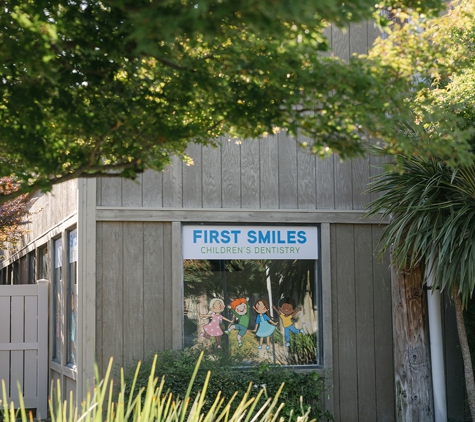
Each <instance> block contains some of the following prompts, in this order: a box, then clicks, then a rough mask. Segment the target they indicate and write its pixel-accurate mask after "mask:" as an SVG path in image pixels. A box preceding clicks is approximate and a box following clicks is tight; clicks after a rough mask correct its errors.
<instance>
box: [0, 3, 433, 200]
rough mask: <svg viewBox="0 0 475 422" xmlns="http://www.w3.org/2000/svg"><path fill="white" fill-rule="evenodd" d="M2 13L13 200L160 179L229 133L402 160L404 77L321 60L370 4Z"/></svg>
mask: <svg viewBox="0 0 475 422" xmlns="http://www.w3.org/2000/svg"><path fill="white" fill-rule="evenodd" d="M390 5H392V6H395V7H396V8H395V9H392V10H395V11H396V12H398V13H402V12H401V10H403V9H397V8H406V7H409V8H411V10H414V11H418V12H420V13H425V12H431V11H434V10H437V9H438V8H440V7H441V6H440V2H439V1H438V0H404V1H402V2H396V4H395V5H394V4H392V2H390V1H389V0H385V2H381V3H380V4H379V5H378V7H380V8H384V7H389V6H390ZM2 7H3V10H2V14H1V15H0V27H1V31H0V57H1V59H2V60H1V65H0V69H1V78H0V95H1V100H0V101H1V102H0V176H1V175H11V174H14V175H15V177H16V180H17V181H18V182H20V183H21V192H24V191H28V190H33V189H37V188H41V189H43V190H47V189H49V188H51V185H52V184H54V183H58V182H60V181H64V180H68V179H71V178H74V177H78V176H94V175H99V174H111V172H112V173H113V174H120V175H121V176H125V177H134V176H135V175H136V174H137V172H141V171H143V170H145V169H147V168H152V169H156V170H160V169H162V168H163V166H164V165H166V164H167V163H168V162H169V157H170V155H171V154H178V155H182V154H183V151H184V150H185V147H186V144H187V143H188V142H190V141H194V142H201V143H208V142H212V141H210V140H212V139H215V138H216V137H217V136H219V135H223V134H227V135H229V136H236V137H242V138H244V137H257V136H261V135H263V134H266V133H272V132H273V131H275V130H280V129H285V130H288V131H290V132H291V133H293V134H297V133H303V134H306V135H308V136H310V137H311V138H313V139H314V142H315V143H314V145H312V148H313V150H314V152H316V153H319V154H322V155H323V154H325V153H327V152H329V151H333V152H336V153H338V154H340V155H341V156H342V157H351V156H355V155H358V154H361V153H363V152H364V149H365V144H366V143H367V142H368V139H369V136H370V135H373V136H377V137H380V138H382V139H384V140H385V141H387V142H389V145H392V146H394V148H399V147H398V145H399V142H400V138H401V136H399V133H398V132H395V131H394V130H393V129H394V125H395V124H396V123H397V122H398V121H400V120H401V117H400V116H403V117H404V118H406V117H407V113H406V112H405V111H404V100H405V98H406V96H407V92H408V90H409V89H410V84H408V80H407V77H401V75H400V74H399V70H396V71H395V72H396V73H394V69H393V67H392V64H391V63H385V62H384V60H383V61H382V60H381V57H377V56H374V57H369V58H368V57H366V58H360V59H357V58H353V59H352V60H351V61H350V62H349V63H345V62H343V61H341V60H338V59H337V58H335V57H333V56H332V55H328V54H327V55H323V54H320V53H322V52H326V51H328V50H329V42H328V40H327V38H326V37H325V36H324V32H325V29H326V28H327V27H328V25H329V24H330V23H334V24H336V25H338V26H344V25H346V24H348V23H349V22H353V21H359V20H362V19H366V18H370V17H371V15H372V13H373V12H374V2H373V1H370V0H347V1H345V2H344V3H342V2H339V1H336V0H325V1H313V0H299V1H294V0H272V1H270V0H253V1H250V0H195V1H190V0H181V1H178V0H164V1H153V2H151V1H148V0H147V1H144V0H133V1H132V0H104V1H98V0H82V1H81V0H79V1H73V0H51V1H48V0H35V1H33V0H22V1H14V0H6V1H4V2H3V3H2ZM409 73H410V71H409ZM406 75H407V72H406ZM395 111H397V113H395ZM396 116H397V117H396ZM401 145H402V148H403V150H405V151H406V150H407V149H408V148H413V146H411V145H408V144H404V143H402V144H401ZM21 192H19V193H21Z"/></svg>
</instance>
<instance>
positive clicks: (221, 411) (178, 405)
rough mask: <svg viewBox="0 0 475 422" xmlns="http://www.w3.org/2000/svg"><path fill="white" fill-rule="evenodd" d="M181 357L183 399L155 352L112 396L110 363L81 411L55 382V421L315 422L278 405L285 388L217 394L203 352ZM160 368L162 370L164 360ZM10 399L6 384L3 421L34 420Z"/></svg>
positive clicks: (52, 412)
mask: <svg viewBox="0 0 475 422" xmlns="http://www.w3.org/2000/svg"><path fill="white" fill-rule="evenodd" d="M181 356H182V357H183V359H179V362H180V364H178V365H175V367H176V368H177V369H178V372H179V373H181V374H182V375H183V374H184V371H185V370H187V369H191V372H187V374H186V381H187V382H186V383H184V385H180V387H185V389H186V390H185V391H184V394H183V395H182V396H181V397H182V398H180V397H177V396H176V395H174V394H173V393H171V392H170V391H166V390H165V378H164V377H163V378H162V379H161V382H159V378H158V377H157V376H156V375H155V374H156V373H157V367H156V366H157V356H155V357H154V360H153V361H152V362H151V363H148V370H149V371H148V374H145V372H144V369H145V368H141V365H140V363H139V364H138V365H137V368H136V369H135V370H134V375H133V377H131V378H129V377H127V380H126V377H125V376H124V371H122V370H121V373H120V380H121V382H120V385H119V386H116V388H118V390H119V391H118V392H116V394H115V397H114V396H113V391H114V383H113V381H112V380H110V371H111V367H112V361H111V362H110V363H109V367H108V369H107V372H106V374H105V376H104V379H103V380H102V381H100V380H99V378H98V377H97V380H96V386H95V387H94V390H93V391H91V392H90V393H89V394H88V395H87V398H86V400H85V401H84V402H83V403H82V404H81V407H80V410H78V408H77V407H76V406H75V405H74V403H73V401H72V396H71V397H70V398H69V401H68V400H66V401H64V402H63V401H62V398H61V396H60V392H61V388H60V385H58V386H57V390H56V392H57V394H52V396H53V397H56V398H55V400H52V401H50V419H51V422H79V421H81V422H103V421H105V422H126V421H131V422H151V421H154V422H185V421H186V422H221V421H222V422H249V421H251V422H255V421H256V422H276V421H279V422H290V421H292V420H293V418H294V417H295V416H294V410H295V412H296V415H297V416H296V417H297V418H298V420H299V422H313V420H312V421H309V411H304V409H303V407H302V406H300V407H296V408H295V409H292V410H285V411H284V409H285V408H286V406H284V403H280V404H279V401H280V400H281V399H284V400H286V398H285V397H280V394H281V393H282V391H283V387H282V386H281V387H280V388H279V389H278V390H277V392H276V394H275V395H274V396H273V397H267V394H266V391H265V389H260V390H259V391H258V393H257V394H253V393H254V392H253V389H252V387H251V386H248V388H247V390H246V391H243V392H241V393H240V394H238V393H235V394H233V395H232V396H230V397H223V396H222V395H221V393H219V392H218V393H217V394H216V395H214V394H213V393H212V391H210V390H208V386H211V385H212V383H211V382H210V374H211V373H210V372H207V374H206V376H205V377H204V379H203V383H200V382H199V381H198V378H200V376H201V373H202V372H203V368H201V371H200V370H199V368H200V363H201V361H202V359H203V353H201V354H200V355H199V356H198V357H197V359H196V361H195V365H194V366H190V363H191V362H192V361H193V360H194V358H195V357H196V355H191V354H186V353H185V354H182V355H181ZM173 357H174V354H173V353H171V352H170V353H168V354H164V361H165V360H166V359H168V362H169V363H172V360H171V359H173ZM165 358H166V359H165ZM173 362H175V361H173ZM207 365H209V360H207V359H205V366H207ZM158 367H160V368H162V369H163V363H161V364H160V365H158ZM96 375H97V368H96ZM144 376H145V377H144ZM182 381H184V379H183V378H182ZM194 388H195V389H199V390H200V392H199V393H195V394H193V396H194V399H192V392H193V391H194ZM238 395H239V398H238ZM6 397H7V395H6V390H5V383H3V388H2V402H1V406H0V407H1V409H2V412H3V418H4V421H5V422H17V421H22V422H28V421H31V422H33V416H32V415H31V413H30V414H29V415H27V412H26V410H25V406H24V405H23V400H22V398H21V397H20V407H19V409H15V408H14V405H13V402H10V403H9V402H8V400H7V398H6ZM251 418H252V420H251Z"/></svg>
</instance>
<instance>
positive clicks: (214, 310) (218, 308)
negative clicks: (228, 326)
mask: <svg viewBox="0 0 475 422" xmlns="http://www.w3.org/2000/svg"><path fill="white" fill-rule="evenodd" d="M209 310H210V313H209V314H200V317H201V318H211V321H210V322H209V323H208V324H206V325H205V326H203V332H202V333H200V336H201V337H205V338H210V337H214V338H215V339H216V344H217V345H218V349H221V339H220V337H221V336H222V335H223V330H222V329H221V327H220V326H219V323H220V322H221V320H223V319H224V320H225V321H228V322H232V321H231V320H230V319H227V318H225V317H223V316H222V315H221V312H223V310H224V302H223V301H222V300H221V299H218V298H216V297H215V298H214V299H211V301H210V303H209Z"/></svg>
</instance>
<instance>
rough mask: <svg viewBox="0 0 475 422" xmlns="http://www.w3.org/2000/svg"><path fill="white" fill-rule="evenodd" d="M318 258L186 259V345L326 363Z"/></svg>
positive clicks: (289, 361)
mask: <svg viewBox="0 0 475 422" xmlns="http://www.w3.org/2000/svg"><path fill="white" fill-rule="evenodd" d="M317 262H318V261H317V260H191V259H190V260H185V261H184V294H185V322H184V335H185V346H186V347H192V346H195V345H202V346H209V347H211V348H213V349H214V348H215V349H223V351H226V352H227V353H231V354H235V355H238V354H239V355H240V356H243V357H247V358H249V360H253V361H270V362H272V363H280V364H285V365H315V364H319V363H320V357H319V347H318V343H319V336H318V289H317V286H318V283H317V281H318V280H317Z"/></svg>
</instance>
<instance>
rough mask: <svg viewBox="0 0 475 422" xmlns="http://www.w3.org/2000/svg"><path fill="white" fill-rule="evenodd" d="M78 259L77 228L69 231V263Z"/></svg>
mask: <svg viewBox="0 0 475 422" xmlns="http://www.w3.org/2000/svg"><path fill="white" fill-rule="evenodd" d="M77 260H78V231H77V230H76V229H74V230H72V231H70V232H69V263H70V264H71V263H73V262H77Z"/></svg>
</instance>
